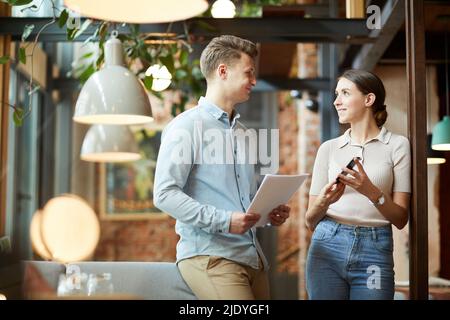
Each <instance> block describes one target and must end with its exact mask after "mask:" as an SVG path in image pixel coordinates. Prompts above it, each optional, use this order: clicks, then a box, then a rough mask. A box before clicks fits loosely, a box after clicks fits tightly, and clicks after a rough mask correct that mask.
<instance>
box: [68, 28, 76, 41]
mask: <svg viewBox="0 0 450 320" xmlns="http://www.w3.org/2000/svg"><path fill="white" fill-rule="evenodd" d="M77 30H78V29H67V40H69V41H72V40H73V39H74V36H75V34H76V33H77Z"/></svg>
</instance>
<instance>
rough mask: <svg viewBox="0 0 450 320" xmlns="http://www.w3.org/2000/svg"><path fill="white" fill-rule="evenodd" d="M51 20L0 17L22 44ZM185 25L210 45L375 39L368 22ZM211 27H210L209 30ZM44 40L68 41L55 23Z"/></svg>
mask: <svg viewBox="0 0 450 320" xmlns="http://www.w3.org/2000/svg"><path fill="white" fill-rule="evenodd" d="M49 21H51V19H49V18H0V35H11V36H12V40H13V41H19V40H20V38H21V35H22V32H23V30H24V27H25V25H27V24H34V25H35V28H34V30H33V32H32V33H31V35H30V37H29V39H34V37H35V36H36V33H37V32H38V31H39V30H40V28H41V27H42V26H43V25H44V24H46V23H48V22H49ZM185 26H186V27H187V29H188V30H189V34H190V36H191V37H192V39H193V40H194V41H195V42H200V43H201V42H207V41H208V40H210V39H211V38H213V37H216V36H218V35H222V34H233V35H236V36H240V37H243V38H246V39H249V40H252V41H255V42H286V41H292V42H316V43H317V42H324V43H326V42H332V43H352V42H358V43H367V42H373V40H374V39H371V38H369V37H368V35H369V31H370V30H368V29H367V27H366V20H365V19H330V18H280V17H268V18H234V19H213V18H194V19H190V20H187V21H186V24H185V25H184V24H183V22H174V23H173V24H172V26H171V32H175V33H177V34H184V33H185V32H184V30H185ZM205 26H208V27H205ZM168 28H169V24H168V23H157V24H141V25H140V32H142V33H151V32H158V33H160V32H167V30H168ZM95 29H96V24H95V23H94V24H92V25H90V26H89V27H88V28H87V30H86V31H85V32H84V33H83V34H82V35H81V36H79V37H78V38H77V39H76V41H84V40H86V39H87V38H88V37H89V36H91V35H92V34H93V33H94V31H95ZM117 30H118V31H119V33H124V34H127V33H129V29H128V27H127V26H123V25H117ZM40 41H47V42H48V41H59V42H62V41H67V36H66V29H65V28H59V27H58V26H57V24H56V23H55V24H52V25H50V26H49V27H48V28H46V29H45V30H44V31H43V32H42V33H41V35H40Z"/></svg>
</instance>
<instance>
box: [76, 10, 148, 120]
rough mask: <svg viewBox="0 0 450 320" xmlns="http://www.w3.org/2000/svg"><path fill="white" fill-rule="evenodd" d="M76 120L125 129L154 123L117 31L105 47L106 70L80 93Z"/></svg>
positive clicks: (93, 77)
mask: <svg viewBox="0 0 450 320" xmlns="http://www.w3.org/2000/svg"><path fill="white" fill-rule="evenodd" d="M93 2H94V1H93ZM73 120H74V121H76V122H79V123H87V124H96V123H100V124H125V125H128V124H144V123H149V122H151V121H153V118H152V111H151V106H150V100H149V98H148V95H147V92H146V90H145V88H144V85H143V84H142V82H141V81H140V80H138V78H137V77H136V76H135V75H134V74H133V73H132V72H131V71H130V70H128V69H127V68H125V67H124V66H123V50H122V43H121V42H120V40H119V39H117V31H114V32H113V34H112V36H111V38H110V39H109V40H108V41H106V43H105V67H104V68H103V69H101V70H99V71H97V72H95V73H94V74H93V75H92V76H91V77H90V78H89V79H88V81H87V82H86V83H85V84H84V86H83V88H82V89H81V92H80V95H79V97H78V100H77V103H76V105H75V114H74V116H73Z"/></svg>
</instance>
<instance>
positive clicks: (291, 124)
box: [277, 92, 299, 273]
mask: <svg viewBox="0 0 450 320" xmlns="http://www.w3.org/2000/svg"><path fill="white" fill-rule="evenodd" d="M278 105H279V114H278V127H279V128H280V169H279V174H297V172H298V161H297V150H298V141H297V134H298V124H297V109H296V106H295V101H294V100H293V99H292V98H291V97H290V94H289V92H282V93H279V95H278ZM288 205H289V206H290V207H291V212H290V218H289V219H288V220H287V221H286V223H285V224H284V225H282V226H281V227H279V228H278V251H277V261H278V263H277V271H279V272H288V273H296V272H297V254H298V253H297V248H298V219H299V202H298V196H297V194H295V195H294V196H293V197H292V199H291V201H290V202H289V204H288Z"/></svg>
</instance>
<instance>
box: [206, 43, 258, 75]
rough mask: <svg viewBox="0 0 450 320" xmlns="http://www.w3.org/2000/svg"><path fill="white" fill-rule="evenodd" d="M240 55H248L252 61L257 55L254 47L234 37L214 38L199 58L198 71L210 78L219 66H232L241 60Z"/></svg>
mask: <svg viewBox="0 0 450 320" xmlns="http://www.w3.org/2000/svg"><path fill="white" fill-rule="evenodd" d="M241 53H245V54H248V55H249V56H250V57H251V58H252V59H255V58H256V56H257V55H258V49H257V48H256V45H255V44H254V43H253V42H251V41H249V40H245V39H242V38H239V37H236V36H231V35H223V36H220V37H216V38H214V39H212V40H211V42H210V43H209V44H208V45H207V46H206V48H205V49H204V50H203V52H202V55H201V57H200V70H201V71H202V73H203V75H204V76H205V78H206V79H208V78H210V77H211V75H212V74H213V72H214V70H216V69H217V67H218V66H219V64H221V63H225V64H228V65H232V64H233V62H235V61H236V60H239V59H240V58H241Z"/></svg>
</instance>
